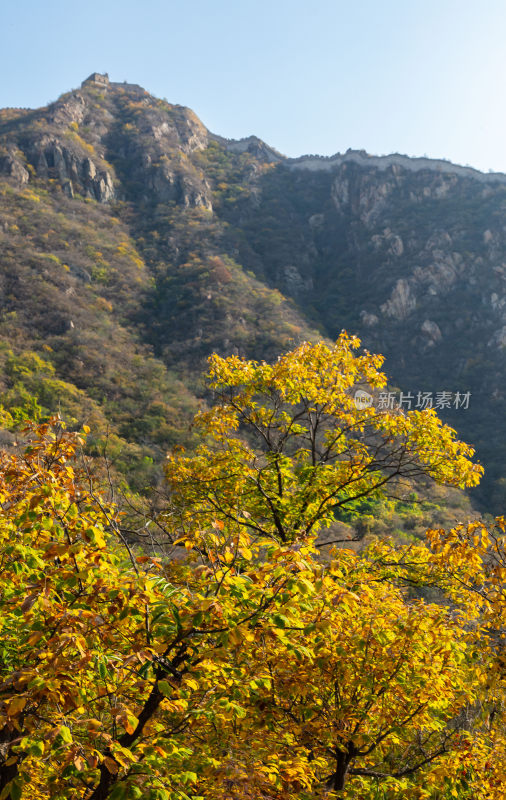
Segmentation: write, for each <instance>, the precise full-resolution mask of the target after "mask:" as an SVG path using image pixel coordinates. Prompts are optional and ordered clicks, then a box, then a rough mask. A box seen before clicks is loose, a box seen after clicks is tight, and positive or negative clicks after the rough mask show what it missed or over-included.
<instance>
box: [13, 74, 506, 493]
mask: <svg viewBox="0 0 506 800" xmlns="http://www.w3.org/2000/svg"><path fill="white" fill-rule="evenodd" d="M90 77H92V76H90ZM99 77H100V76H99ZM101 77H104V76H101ZM308 158H309V159H310V160H308ZM308 164H309V165H311V168H307V167H308ZM427 164H429V165H432V167H433V168H427ZM0 178H1V192H2V194H1V195H0V197H1V198H2V199H1V202H0V240H1V242H2V247H3V255H2V260H1V263H0V268H1V269H0V278H1V281H0V283H1V286H2V287H3V295H2V298H3V299H2V305H1V306H0V310H1V312H2V320H3V323H2V324H3V328H2V327H1V325H0V336H2V335H3V340H2V341H3V342H4V347H5V348H6V349H5V352H7V350H8V349H9V348H10V349H11V350H12V348H13V346H14V345H15V347H14V350H15V351H16V352H14V351H13V355H12V356H4V357H2V358H3V360H2V358H0V362H1V363H0V375H3V377H1V378H0V380H2V381H3V387H4V390H5V396H7V397H8V398H10V399H9V402H8V403H7V406H6V407H7V410H8V411H9V409H10V411H9V413H11V412H12V411H13V410H14V409H18V411H17V412H16V413H17V414H18V416H19V414H20V413H25V412H21V411H19V409H20V408H21V409H23V408H25V406H23V403H22V402H21V400H22V398H21V395H22V392H21V389H19V388H18V390H16V391H17V395H16V391H15V386H16V385H18V384H19V386H21V385H22V386H24V391H25V392H28V391H32V392H35V391H37V392H39V393H41V398H43V396H44V391H43V387H42V383H41V382H40V381H39V384H40V385H39V384H37V381H36V380H35V378H33V376H32V378H29V379H28V378H26V380H25V379H23V380H24V383H23V380H21V379H19V380H18V383H16V380H17V378H16V375H17V374H18V373H19V372H20V373H22V372H23V369H25V370H28V372H30V369H32V367H33V364H34V363H35V362H33V359H32V361H30V360H29V359H28V362H29V363H30V364H32V367H28V366H26V364H27V363H28V362H27V361H26V359H27V358H28V357H27V356H23V358H25V361H24V362H23V364H25V366H24V367H23V366H22V365H21V366H20V365H19V364H18V366H17V369H18V373H16V372H15V371H14V373H13V372H12V370H13V367H12V363H11V361H12V358H14V359H16V358H21V355H20V354H21V353H23V352H25V353H26V352H33V353H35V354H36V355H37V357H38V358H42V359H43V361H44V363H45V364H46V365H49V366H46V367H40V365H39V372H44V369H46V371H47V370H49V371H51V369H53V370H54V376H53V380H56V379H58V380H59V381H63V382H67V383H68V384H69V386H70V387H74V388H75V390H76V391H77V392H84V394H85V395H86V397H88V398H89V402H88V400H87V401H86V402H87V403H88V406H89V407H90V408H92V409H93V414H92V416H93V415H95V417H96V419H97V420H98V422H97V424H98V427H99V428H100V430H102V431H103V430H105V428H106V427H107V424H110V425H112V427H113V429H114V430H115V432H116V435H118V436H119V439H121V441H122V442H123V443H125V442H127V443H128V442H130V445H131V447H133V448H134V449H135V448H137V450H136V453H137V456H136V458H137V461H136V463H137V464H138V462H139V459H141V461H142V459H143V458H149V457H150V456H149V454H150V452H151V449H152V448H155V450H156V449H157V448H158V451H162V450H163V449H164V448H166V447H168V446H170V445H171V444H174V443H177V442H178V441H182V440H183V439H184V438H185V436H186V434H184V435H183V433H182V430H183V428H184V425H185V424H186V423H185V421H184V420H185V419H189V417H190V409H194V408H196V407H197V405H198V402H199V397H200V398H201V397H202V394H203V389H202V386H201V383H200V379H199V377H198V376H199V375H200V373H201V372H202V370H203V369H204V368H205V363H206V358H207V356H208V355H209V354H210V353H211V352H212V351H217V352H219V353H220V354H223V355H229V354H234V353H235V354H237V355H240V356H244V357H247V358H251V357H254V358H266V359H272V358H275V357H276V356H277V355H278V354H279V353H280V352H282V351H283V350H286V349H287V348H290V347H292V346H294V345H296V344H297V343H299V342H300V341H302V340H305V339H309V340H311V339H312V340H314V339H316V338H321V337H327V338H335V337H336V336H337V334H338V333H339V331H340V330H341V329H342V328H346V329H348V330H349V331H350V332H354V333H358V334H359V335H360V336H361V338H362V339H363V341H364V344H365V346H366V347H367V348H368V349H369V350H371V351H376V352H382V353H384V354H385V355H386V357H387V362H386V370H387V372H388V373H389V374H391V375H392V380H393V382H394V384H395V385H396V386H398V387H399V389H402V390H404V391H414V392H417V391H421V390H425V389H427V387H429V388H431V389H432V390H433V391H434V392H440V391H446V390H448V391H451V392H454V393H455V392H457V391H464V390H469V391H471V392H472V394H473V396H476V398H477V402H479V403H480V404H481V405H482V408H481V409H480V408H478V407H476V408H472V409H471V410H470V411H469V413H468V414H467V416H466V415H465V414H464V413H462V414H461V415H460V417H459V415H458V414H457V415H456V414H453V415H452V414H449V415H448V417H447V419H448V421H451V423H452V424H453V425H454V426H456V427H457V429H458V431H459V433H460V434H461V435H462V437H463V438H467V439H468V440H469V441H470V442H471V443H474V444H476V445H477V446H478V449H479V454H480V457H481V458H482V459H483V460H484V461H485V465H486V467H487V468H488V469H487V472H488V474H489V478H488V484H487V487H486V489H485V490H484V494H483V498H484V499H490V498H495V500H494V503H502V498H503V494H504V497H505V499H506V483H504V484H502V483H501V481H502V480H503V477H504V474H505V473H506V469H505V468H504V464H505V463H506V449H505V446H504V445H503V444H502V441H497V437H495V438H494V437H493V436H491V433H492V431H493V430H494V429H497V428H499V429H500V426H501V424H502V423H501V419H502V408H503V403H504V402H506V377H505V376H506V358H505V348H506V289H505V283H504V282H505V281H506V225H505V224H504V222H503V219H504V215H505V213H506V190H505V187H504V183H505V181H506V176H504V175H501V174H492V175H488V174H485V173H480V172H479V171H477V170H473V169H472V168H468V167H459V165H452V164H451V163H450V162H446V161H440V160H439V161H437V160H430V159H410V158H409V157H405V156H401V155H399V154H392V155H391V156H370V155H367V154H365V153H364V152H363V151H352V150H349V151H348V152H347V153H345V154H342V155H340V154H337V155H335V156H333V157H307V156H301V157H300V158H299V159H288V158H285V157H284V156H282V155H281V154H279V153H277V151H275V150H274V149H273V148H270V147H269V145H266V144H265V143H264V142H262V140H260V139H258V137H255V136H252V137H246V138H245V139H242V140H226V139H224V138H223V137H220V136H217V135H215V134H213V133H211V132H210V131H209V130H208V129H207V128H206V127H205V125H204V124H203V123H202V122H201V121H200V120H199V118H198V117H197V116H196V115H195V114H194V112H193V111H191V109H188V108H186V107H185V106H181V105H171V104H169V103H167V102H166V101H164V100H159V99H157V98H154V97H152V96H151V95H149V93H148V92H146V91H145V90H144V89H142V87H139V86H137V85H136V84H122V83H112V84H110V83H109V84H104V83H101V82H100V80H98V82H97V80H96V79H95V80H91V81H90V79H87V80H86V81H84V82H83V85H82V87H81V88H80V89H76V90H72V91H71V92H67V93H65V94H63V95H62V96H61V97H60V98H59V99H58V100H57V101H55V102H54V103H51V104H50V105H48V106H47V107H44V108H42V109H38V110H34V111H26V112H22V113H18V114H13V113H12V111H6V110H2V111H0ZM27 286H33V287H35V288H36V291H35V297H30V295H29V293H27V288H26V287H27ZM0 288H1V287H0ZM51 303H52V304H53V306H52V312H51V311H50V308H51ZM13 314H15V315H16V316H15V317H13V316H12V315H13ZM9 315H11V316H9ZM71 323H72V325H71ZM2 331H3V334H2ZM104 336H105V337H106V339H105V340H103V339H101V337H104ZM102 341H105V344H103V345H102V344H101V342H102ZM46 345H47V346H48V347H49V348H50V350H47V349H46V350H45V349H44V348H45V346H46ZM101 350H102V351H103V352H100V351H101ZM138 358H141V360H142V359H145V360H146V363H148V364H149V365H150V366H149V370H148V372H149V376H147V375H146V373H144V378H143V379H142V381H145V382H146V385H145V386H144V389H143V392H144V394H143V397H144V400H143V401H142V402H143V403H144V406H143V409H144V410H143V411H141V412H139V410H138V409H137V408H136V400H135V393H136V389H137V387H136V385H135V376H136V374H137V373H138V369H139V366H138ZM9 359H11V360H10V361H9ZM136 359H137V361H136ZM25 362H26V363H25ZM80 362H81V363H82V364H83V365H84V366H83V367H78V364H79V363H80ZM9 364H11V366H9ZM100 364H102V365H103V366H102V367H100V366H97V365H100ZM136 364H137V366H136ZM9 370H10V372H9ZM94 370H95V372H96V371H97V370H98V371H99V372H100V373H101V374H100V375H98V376H97V375H96V374H94ZM33 371H35V373H36V372H37V369H35V368H34V367H33V369H32V372H33ZM102 373H103V374H102ZM46 378H48V376H47V375H46ZM132 379H133V380H132ZM41 380H42V379H41ZM20 381H21V382H20ZM142 381H141V382H142ZM46 383H47V381H46ZM28 384H30V386H31V389H30V387H29V386H28ZM36 384H37V386H38V388H37V389H35V386H36ZM55 391H56V390H55ZM65 391H66V392H67V395H65ZM65 391H64V390H63V389H62V388H61V387H60V394H61V396H62V397H63V395H65V397H66V399H64V400H62V399H61V397H60V400H59V402H60V403H63V407H64V408H65V407H67V406H68V407H69V409H73V411H72V414H73V416H74V417H75V413H76V409H77V406H78V403H77V401H76V399H75V397H74V400H72V399H71V398H70V396H68V394H69V392H70V394H72V391H73V390H71V388H68V387H67V389H66V390H65ZM54 396H55V397H57V396H58V392H56V394H55V395H54ZM151 396H152V397H154V398H157V399H155V400H150V397H151ZM169 396H170V397H172V400H171V403H174V404H175V405H174V408H173V409H172V410H170V408H169V406H170V403H169V406H167V404H166V403H165V400H164V399H163V398H164V397H169ZM16 398H17V399H16ZM25 400H26V398H25ZM48 402H49V398H48V397H46V402H42V400H41V405H42V407H44V408H46V409H47V407H48V406H47V403H48ZM16 403H17V405H16ZM19 403H21V405H19ZM26 403H28V401H27V400H26ZM26 403H25V405H26ZM90 403H91V405H90ZM164 403H165V405H164ZM157 404H158V405H157ZM185 409H186V410H185ZM69 413H70V412H69ZM89 413H91V412H89ZM443 416H444V414H443ZM168 420H170V424H169V423H168ZM161 431H163V433H161ZM120 444H121V443H120V442H119V440H118V447H119V445H120ZM130 445H129V446H130ZM121 446H124V444H123V445H121ZM125 446H126V445H125ZM127 450H128V447H127ZM132 452H133V451H132ZM118 458H119V456H118Z"/></svg>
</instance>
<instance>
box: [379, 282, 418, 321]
mask: <svg viewBox="0 0 506 800" xmlns="http://www.w3.org/2000/svg"><path fill="white" fill-rule="evenodd" d="M415 308H416V297H415V295H414V294H413V292H412V290H411V287H410V285H409V283H408V281H407V280H405V279H404V278H400V279H399V280H398V281H397V283H396V284H395V287H394V289H393V291H392V294H391V295H390V298H389V300H387V302H386V303H383V305H382V306H381V311H382V312H383V314H385V316H387V317H393V318H394V319H397V320H404V319H406V318H407V317H408V316H409V315H410V313H411V312H412V311H414V309H415Z"/></svg>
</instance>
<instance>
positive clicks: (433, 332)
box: [421, 319, 443, 347]
mask: <svg viewBox="0 0 506 800" xmlns="http://www.w3.org/2000/svg"><path fill="white" fill-rule="evenodd" d="M421 331H422V333H423V335H424V336H425V337H426V339H427V340H428V344H429V346H430V347H433V346H434V345H435V344H437V343H438V342H440V341H441V339H442V338H443V336H442V334H441V330H440V328H439V325H438V324H437V323H436V322H433V321H432V320H430V319H426V320H425V321H424V322H423V323H422V327H421Z"/></svg>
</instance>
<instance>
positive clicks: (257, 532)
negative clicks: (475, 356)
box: [0, 334, 502, 800]
mask: <svg viewBox="0 0 506 800" xmlns="http://www.w3.org/2000/svg"><path fill="white" fill-rule="evenodd" d="M357 346H358V341H357V340H356V339H353V338H350V337H348V336H346V335H345V334H343V335H342V336H341V337H340V338H339V340H338V341H337V342H336V343H335V345H333V346H328V345H325V344H319V345H309V344H304V345H302V346H301V347H300V348H298V349H297V350H295V351H293V352H292V353H289V354H286V355H285V356H282V357H281V358H280V359H279V360H278V361H277V362H276V363H275V364H273V365H268V364H264V363H261V364H257V363H255V362H248V361H244V360H242V359H239V358H236V357H232V358H229V359H222V358H219V357H218V356H213V357H212V358H211V366H210V381H211V386H212V387H213V389H214V391H215V392H216V404H215V405H214V406H213V407H212V408H210V409H209V410H207V411H203V412H202V413H201V414H200V415H199V416H198V418H197V420H196V425H197V428H198V429H200V431H201V433H202V435H203V437H204V443H203V444H202V445H201V446H200V447H199V448H198V450H197V451H196V453H195V454H193V455H189V456H187V455H186V454H185V453H184V452H176V453H173V454H172V455H171V456H170V458H169V460H168V463H167V470H166V475H167V481H168V486H169V490H170V497H169V503H168V506H167V509H166V511H165V512H164V513H163V514H162V515H161V516H160V517H159V518H158V519H156V520H153V521H152V524H153V526H154V525H156V526H158V528H161V529H163V531H164V532H165V533H166V534H167V535H168V538H169V540H170V541H171V542H172V543H173V544H175V545H176V546H177V547H178V550H179V551H180V552H179V555H178V557H177V558H168V557H165V556H164V554H163V553H160V555H159V556H157V557H155V556H153V557H152V556H149V555H148V554H147V553H146V552H143V550H142V549H141V547H140V546H139V544H138V543H135V542H133V541H132V540H130V541H127V540H126V539H125V536H124V532H123V529H122V520H121V514H120V513H119V512H118V509H117V508H115V507H114V506H113V505H111V504H110V503H107V502H106V500H105V498H104V497H103V496H102V495H101V494H100V493H99V492H98V491H96V490H95V489H94V487H93V484H92V483H90V481H89V475H88V472H87V468H81V467H80V463H81V462H80V458H78V456H79V451H80V448H81V446H82V441H83V438H82V436H79V435H78V434H71V433H68V432H66V431H65V430H64V427H63V426H62V424H61V422H60V421H58V420H53V421H52V424H51V425H43V426H39V427H38V428H34V429H33V430H32V431H31V433H30V437H31V443H30V445H29V446H28V448H27V449H26V451H25V452H24V453H19V454H17V455H5V454H4V455H3V456H2V458H3V461H2V464H1V470H0V565H1V569H2V592H1V593H0V626H1V637H0V798H1V800H19V798H34V800H50V798H51V800H53V799H54V800H63V799H64V798H67V797H69V796H70V797H72V798H76V800H106V798H111V800H130V798H133V799H135V798H140V797H143V798H148V800H197V798H201V799H202V798H203V800H232V798H237V800H239V798H241V800H242V798H251V800H253V799H254V800H258V798H262V800H310V798H311V800H313V798H345V797H346V798H350V800H351V798H352V797H357V796H361V797H364V798H371V800H373V798H375V797H376V796H378V795H376V794H375V792H376V789H377V788H378V787H381V792H382V796H383V797H391V798H394V797H395V798H400V797H410V796H411V797H413V798H417V799H418V800H422V798H423V800H429V798H430V800H442V798H443V797H444V798H445V800H446V795H445V794H442V793H441V791H440V784H441V775H445V776H450V778H451V779H452V780H453V782H454V787H458V791H459V792H460V795H457V796H460V797H461V798H464V797H466V794H465V792H466V791H467V789H466V776H467V773H468V772H469V770H468V768H467V766H466V764H467V761H466V758H467V753H469V752H472V753H473V758H474V762H473V763H474V764H476V765H477V766H476V769H479V768H480V765H481V766H482V767H483V769H485V768H486V764H487V761H486V759H487V756H488V754H489V752H490V747H491V744H490V743H491V741H492V740H493V737H491V736H490V735H488V734H487V729H486V725H485V724H484V723H483V720H482V717H483V715H481V716H480V714H481V712H480V710H479V707H480V705H486V704H487V703H488V704H489V705H490V703H489V700H487V699H486V698H487V697H488V695H487V691H489V690H488V689H487V687H486V682H484V680H483V676H484V674H485V673H486V667H487V665H489V664H492V663H493V648H492V647H491V644H490V641H491V637H492V633H493V630H492V629H493V627H494V625H495V626H496V627H499V626H500V623H501V619H502V618H500V616H497V614H496V616H495V617H490V616H488V617H487V613H488V612H487V608H488V606H487V607H485V606H483V609H482V610H483V614H482V613H481V610H480V613H478V612H474V611H472V610H471V609H472V604H471V603H470V602H469V601H468V599H466V598H467V597H468V592H469V591H471V590H472V591H475V590H476V588H477V587H479V585H480V581H481V583H484V579H483V578H482V577H481V573H480V572H479V570H482V571H483V570H484V569H485V566H484V565H485V562H486V557H485V555H484V556H483V558H482V561H481V562H480V564H478V565H477V564H476V562H475V561H473V560H471V562H470V566H469V569H468V570H467V572H466V566H465V558H464V553H465V552H466V551H465V547H464V546H463V545H462V546H461V544H462V543H461V542H460V539H458V536H459V535H460V534H458V535H457V541H458V545H457V543H454V541H453V540H450V542H449V544H448V546H447V545H446V544H445V543H444V536H443V534H442V533H441V534H440V537H439V539H437V537H433V538H432V539H431V542H432V549H429V548H427V547H425V546H424V545H423V544H420V545H416V546H415V545H412V546H411V547H409V548H404V549H402V548H396V547H395V546H394V545H393V544H392V543H388V542H384V543H376V544H374V545H372V546H371V547H370V548H369V549H368V550H367V551H366V552H365V553H363V554H361V555H358V554H356V553H353V552H351V551H348V550H336V551H335V552H333V553H330V554H329V555H328V556H326V558H325V559H322V558H321V554H320V553H319V551H318V549H317V548H316V537H317V534H318V532H319V530H320V529H321V528H322V527H323V526H326V525H329V524H331V523H332V521H333V520H334V518H335V515H336V513H338V510H339V509H340V508H342V507H346V506H347V505H349V504H350V503H355V502H357V501H359V500H360V499H361V498H363V497H367V496H379V495H380V494H381V493H382V492H384V491H386V487H387V486H391V485H393V484H395V482H396V481H397V480H399V479H402V478H403V477H406V478H411V477H413V476H416V475H420V474H423V475H429V476H430V477H431V478H433V479H434V480H436V481H439V482H442V483H447V484H450V485H455V486H472V485H473V484H475V483H476V482H477V481H478V480H479V476H480V474H481V468H480V467H479V466H476V465H474V464H473V463H472V461H471V457H472V449H471V448H469V447H467V445H465V444H463V443H461V442H459V441H457V440H456V437H455V433H454V431H452V430H451V429H450V428H448V427H446V426H444V425H442V423H441V422H440V421H439V419H438V418H437V417H436V415H435V414H434V412H431V411H424V412H411V413H402V412H400V411H393V410H375V408H374V405H372V406H371V407H370V408H366V409H364V408H357V406H356V405H355V402H354V391H355V389H356V387H362V388H368V389H369V390H370V391H371V392H372V393H374V391H375V390H376V389H378V388H381V387H382V386H384V384H385V377H384V376H383V375H382V373H381V372H379V367H380V366H381V358H380V357H378V356H371V355H369V354H367V353H365V354H363V355H355V354H354V352H353V351H354V350H355V349H356V348H357ZM85 434H86V432H84V434H83V435H85ZM487 547H488V545H487ZM445 548H446V549H445ZM487 552H488V551H487ZM454 554H455V558H456V561H455V562H453V561H452V559H453V558H454ZM487 568H488V567H487ZM476 570H478V572H477V571H476ZM497 574H498V575H499V573H497ZM501 574H502V573H501ZM466 581H467V582H466ZM426 583H431V584H432V585H433V586H434V587H437V591H438V592H440V594H439V595H438V602H437V603H430V602H428V601H426V600H424V599H423V598H422V597H420V596H419V595H420V592H418V593H417V588H416V587H419V586H423V585H424V584H426ZM493 586H495V587H496V588H495V589H493ZM497 586H498V584H497V582H496V584H492V583H491V582H490V580H489V581H488V583H487V591H488V592H492V591H496V593H497V591H498V589H497ZM413 587H415V590H413ZM444 593H446V595H447V597H448V601H447V603H445V602H444V596H445V595H444ZM490 596H491V595H490ZM449 602H451V603H452V604H453V606H452V611H451V612H450V608H449V605H448V603H449ZM487 602H488V601H487ZM500 603H501V600H500V598H499V599H498V600H497V602H496V603H495V606H494V607H500ZM493 605H494V604H493V603H492V601H490V607H491V608H492V606H493ZM480 609H481V606H480ZM485 612H487V613H485ZM487 626H488V628H487ZM486 628H487V631H488V632H487V633H485V629H486ZM494 657H495V656H494ZM494 663H495V662H494ZM495 674H499V673H498V672H497V670H496V673H495ZM494 685H495V686H496V687H497V686H498V684H497V682H496V683H495V684H494ZM494 691H495V690H494ZM500 691H502V689H500V688H498V689H497V696H499V695H500ZM490 708H492V706H490ZM494 708H495V706H494ZM497 714H498V712H496V715H497ZM471 718H472V719H473V720H475V721H476V726H477V729H478V728H479V730H480V733H479V735H478V734H477V736H476V737H475V739H473V738H472V736H471V735H470V733H469V720H470V719H471ZM501 719H502V717H501ZM501 724H502V723H501ZM484 725H485V726H484ZM487 736H488V738H487ZM496 740H497V741H498V738H497V737H496ZM438 770H440V771H441V772H438ZM494 774H495V775H496V778H497V770H496V773H494ZM496 778H494V777H493V775H492V778H491V779H490V781H489V783H488V785H489V786H492V785H493V780H495V779H496ZM463 792H464V793H463ZM449 796H450V795H448V797H449ZM453 796H455V795H453ZM474 796H476V797H478V796H479V795H478V794H475V795H473V797H474ZM485 797H486V795H484V796H483V800H485ZM498 797H499V795H497V798H498ZM493 800H496V796H494V798H493Z"/></svg>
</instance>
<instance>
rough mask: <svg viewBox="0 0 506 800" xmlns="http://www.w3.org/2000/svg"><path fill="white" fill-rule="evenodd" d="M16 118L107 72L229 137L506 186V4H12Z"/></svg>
mask: <svg viewBox="0 0 506 800" xmlns="http://www.w3.org/2000/svg"><path fill="white" fill-rule="evenodd" d="M0 43H1V44H0V65H1V68H2V79H1V81H0V106H29V107H37V106H40V105H44V104H46V103H47V102H49V101H50V100H54V99H56V98H57V97H58V95H60V94H62V93H63V92H65V91H67V90H68V89H71V88H73V87H77V86H79V84H80V83H81V81H82V80H83V79H84V78H86V77H87V76H88V75H89V74H90V73H91V72H94V71H98V72H108V73H109V76H110V78H111V80H116V81H123V80H128V81H129V82H131V83H140V84H141V85H142V86H144V87H145V88H146V89H147V90H148V91H150V92H151V93H152V94H155V95H156V96H158V97H165V98H166V99H167V100H169V102H171V103H180V104H182V105H186V106H189V107H190V108H192V109H193V110H194V111H195V112H196V113H197V114H198V115H199V117H200V118H201V119H202V121H203V122H204V124H205V125H207V127H208V128H209V129H210V130H212V131H213V132H215V133H218V134H221V135H222V136H227V137H229V138H239V137H242V136H248V135H250V134H256V135H257V136H259V137H260V138H262V139H264V140H265V141H266V142H268V143H269V144H270V145H272V146H273V147H276V148H277V149H278V150H280V151H281V152H282V153H285V154H286V155H289V156H297V155H302V154H303V153H319V154H322V155H330V154H332V153H335V152H344V151H345V150H347V149H348V148H349V147H351V148H353V149H365V150H367V151H368V152H370V153H374V154H385V153H391V152H400V153H406V154H407V155H415V156H421V155H424V154H427V155H428V156H431V157H433V158H448V159H450V160H452V161H455V162H457V163H460V164H467V163H468V164H470V165H471V166H474V167H477V168H478V169H482V170H484V171H486V170H488V169H493V170H497V171H504V172H506V100H505V83H506V44H505V43H506V0H350V1H349V2H344V1H343V0H305V1H304V2H303V0H254V2H245V0H186V2H183V0H144V2H142V0H78V1H76V0H0Z"/></svg>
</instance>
